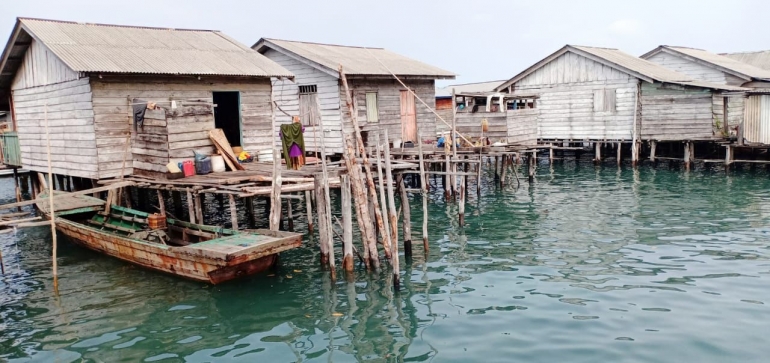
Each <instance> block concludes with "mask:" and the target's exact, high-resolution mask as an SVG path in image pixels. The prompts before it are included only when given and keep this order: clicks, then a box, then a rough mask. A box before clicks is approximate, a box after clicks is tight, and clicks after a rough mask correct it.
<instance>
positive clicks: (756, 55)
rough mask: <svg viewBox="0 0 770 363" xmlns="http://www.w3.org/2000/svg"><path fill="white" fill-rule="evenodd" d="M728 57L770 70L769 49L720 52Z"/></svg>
mask: <svg viewBox="0 0 770 363" xmlns="http://www.w3.org/2000/svg"><path fill="white" fill-rule="evenodd" d="M720 55H723V56H725V57H728V58H732V59H735V60H737V61H739V62H742V63H746V64H749V65H752V66H754V67H757V68H762V69H764V70H770V50H760V51H757V52H738V53H720Z"/></svg>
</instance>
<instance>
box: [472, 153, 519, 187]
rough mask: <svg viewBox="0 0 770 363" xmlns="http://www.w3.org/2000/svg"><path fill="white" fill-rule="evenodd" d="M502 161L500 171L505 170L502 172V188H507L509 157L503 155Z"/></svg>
mask: <svg viewBox="0 0 770 363" xmlns="http://www.w3.org/2000/svg"><path fill="white" fill-rule="evenodd" d="M500 160H501V161H502V162H501V164H500V169H503V170H502V171H501V172H500V186H501V187H502V186H505V175H506V172H507V170H508V156H507V155H503V156H501V157H500ZM464 178H465V177H464V176H463V179H464ZM460 189H462V188H460Z"/></svg>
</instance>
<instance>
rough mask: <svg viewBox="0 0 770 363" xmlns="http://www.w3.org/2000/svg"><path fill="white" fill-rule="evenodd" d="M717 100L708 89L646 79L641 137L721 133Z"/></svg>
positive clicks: (695, 136)
mask: <svg viewBox="0 0 770 363" xmlns="http://www.w3.org/2000/svg"><path fill="white" fill-rule="evenodd" d="M713 104H714V100H713V95H712V92H711V91H710V90H708V89H698V88H684V87H680V86H671V85H665V86H664V85H661V84H660V83H655V84H650V83H643V84H642V93H641V109H642V112H641V115H642V122H641V137H642V139H645V140H687V139H710V138H714V137H717V136H715V135H714V129H713V120H714V112H713ZM728 112H729V111H728Z"/></svg>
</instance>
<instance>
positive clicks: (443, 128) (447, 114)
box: [425, 107, 454, 137]
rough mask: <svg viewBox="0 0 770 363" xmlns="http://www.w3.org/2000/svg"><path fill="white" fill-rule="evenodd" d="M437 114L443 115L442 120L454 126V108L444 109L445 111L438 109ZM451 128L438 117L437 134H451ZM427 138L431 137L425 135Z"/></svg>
mask: <svg viewBox="0 0 770 363" xmlns="http://www.w3.org/2000/svg"><path fill="white" fill-rule="evenodd" d="M436 113H438V114H439V115H441V118H443V119H444V121H446V122H448V123H449V124H450V125H451V124H452V118H453V117H454V115H453V114H452V108H451V107H450V108H444V109H438V110H436ZM449 129H450V127H449V126H447V125H446V124H445V123H443V122H441V120H439V119H438V117H436V134H437V135H438V134H442V133H445V132H449ZM425 136H426V137H427V136H429V135H425Z"/></svg>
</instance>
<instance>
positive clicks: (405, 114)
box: [401, 91, 417, 142]
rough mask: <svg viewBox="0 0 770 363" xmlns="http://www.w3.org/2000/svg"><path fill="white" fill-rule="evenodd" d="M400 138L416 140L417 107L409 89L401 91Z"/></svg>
mask: <svg viewBox="0 0 770 363" xmlns="http://www.w3.org/2000/svg"><path fill="white" fill-rule="evenodd" d="M401 140H402V141H404V142H406V141H411V142H417V107H416V105H415V104H414V95H413V94H412V93H411V92H409V91H401Z"/></svg>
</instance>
